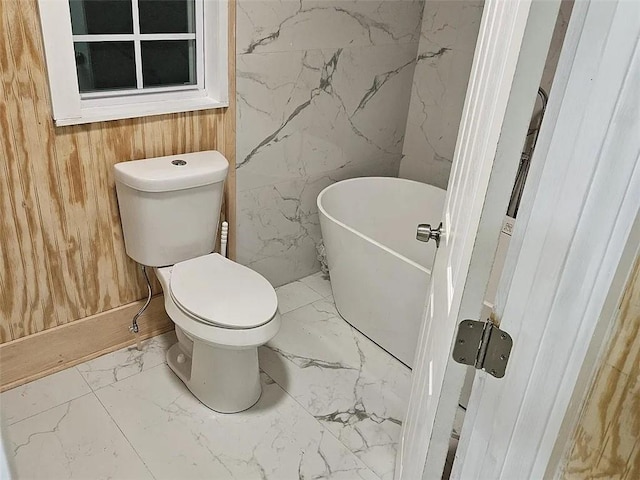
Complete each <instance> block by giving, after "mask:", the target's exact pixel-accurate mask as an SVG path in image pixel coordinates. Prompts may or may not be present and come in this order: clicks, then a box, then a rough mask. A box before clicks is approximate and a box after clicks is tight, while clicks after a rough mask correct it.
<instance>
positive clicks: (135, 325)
mask: <svg viewBox="0 0 640 480" xmlns="http://www.w3.org/2000/svg"><path fill="white" fill-rule="evenodd" d="M140 266H141V267H142V273H143V275H144V279H145V280H146V281H147V301H146V302H145V304H144V305H143V306H142V308H141V309H140V310H138V313H136V314H135V315H134V316H133V320H132V321H131V326H130V327H129V331H130V332H131V333H134V334H135V335H136V336H137V335H138V332H139V331H140V329H139V327H138V318H140V315H142V314H143V313H144V311H145V310H146V309H147V307H148V306H149V304H150V303H151V282H150V281H149V275H148V274H147V267H146V266H145V265H140ZM136 339H137V338H136ZM138 350H140V341H139V340H138Z"/></svg>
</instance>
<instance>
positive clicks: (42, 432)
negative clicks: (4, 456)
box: [5, 393, 153, 480]
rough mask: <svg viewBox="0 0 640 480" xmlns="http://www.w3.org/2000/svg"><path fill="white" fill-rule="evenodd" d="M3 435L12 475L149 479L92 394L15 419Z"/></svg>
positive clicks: (146, 472) (26, 476)
mask: <svg viewBox="0 0 640 480" xmlns="http://www.w3.org/2000/svg"><path fill="white" fill-rule="evenodd" d="M5 435H6V437H5V438H6V439H7V440H8V449H9V454H10V455H11V454H12V455H13V458H12V460H13V464H14V468H15V474H16V475H15V478H24V479H30V480H31V479H38V478H42V479H56V480H59V479H66V478H70V479H71V478H75V479H89V478H117V479H152V478H153V477H152V476H151V474H150V473H149V471H148V470H147V468H146V467H145V465H144V463H143V462H142V461H141V460H140V458H138V456H137V454H136V452H135V451H134V450H133V448H132V447H131V445H129V443H128V442H127V440H126V439H125V437H124V436H123V435H122V433H121V432H120V430H119V429H118V427H117V426H116V424H115V423H114V422H113V420H112V419H111V418H110V417H109V415H108V414H107V412H106V411H105V409H104V408H103V407H102V405H101V404H100V402H99V401H98V399H97V398H96V397H95V395H94V394H93V393H89V394H87V395H85V396H83V397H80V398H77V399H75V400H72V401H70V402H67V403H64V404H62V405H59V406H57V407H55V408H52V409H50V410H47V411H46V412H42V413H40V414H38V415H35V416H33V417H30V418H27V419H26V420H22V421H21V422H18V423H15V424H13V425H12V426H10V427H8V428H7V429H6V432H5Z"/></svg>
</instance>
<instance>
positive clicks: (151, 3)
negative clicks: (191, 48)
mask: <svg viewBox="0 0 640 480" xmlns="http://www.w3.org/2000/svg"><path fill="white" fill-rule="evenodd" d="M138 10H139V12H140V32H141V33H193V32H195V30H194V27H193V24H194V17H193V10H194V0H138Z"/></svg>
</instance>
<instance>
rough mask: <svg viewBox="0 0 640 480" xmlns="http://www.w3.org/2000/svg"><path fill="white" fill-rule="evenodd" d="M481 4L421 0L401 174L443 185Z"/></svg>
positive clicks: (456, 0) (458, 119) (468, 71)
mask: <svg viewBox="0 0 640 480" xmlns="http://www.w3.org/2000/svg"><path fill="white" fill-rule="evenodd" d="M482 5H483V2H482V1H481V0H480V1H458V0H436V1H432V0H428V1H427V2H426V3H425V7H424V13H423V15H422V29H421V32H420V46H419V47H418V57H417V64H416V68H415V74H414V77H413V88H412V92H411V104H410V107H409V115H408V117H407V129H406V136H405V141H404V148H403V159H402V163H401V165H400V177H402V178H409V179H411V180H417V181H420V182H425V183H429V184H431V185H436V186H438V187H440V188H447V182H448V180H449V170H450V169H451V161H452V159H453V151H454V149H455V146H456V138H457V135H458V126H459V124H460V118H461V116H462V107H463V105H464V97H465V94H466V91H467V82H468V80H469V73H470V72H471V63H472V61H473V52H474V50H475V46H476V39H477V38H478V30H479V28H480V20H481V17H482Z"/></svg>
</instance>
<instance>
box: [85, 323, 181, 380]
mask: <svg viewBox="0 0 640 480" xmlns="http://www.w3.org/2000/svg"><path fill="white" fill-rule="evenodd" d="M176 342H177V339H176V334H175V333H174V332H173V331H171V332H168V333H165V334H163V335H158V336H157V337H153V338H150V339H148V340H144V341H143V342H142V351H140V350H138V349H137V348H136V346H135V345H133V346H131V347H127V348H123V349H121V350H117V351H115V352H113V353H109V354H107V355H103V356H102V357H98V358H96V359H94V360H90V361H88V362H85V363H82V364H80V365H78V366H77V367H76V368H77V369H78V371H79V372H80V374H81V375H82V376H83V377H84V379H85V380H86V381H87V383H88V384H89V385H90V386H91V388H92V389H93V390H97V389H99V388H102V387H106V386H107V385H111V384H112V383H114V382H117V381H118V380H123V379H125V378H127V377H130V376H132V375H135V374H136V373H140V372H142V371H143V370H147V369H149V368H152V367H155V366H156V365H160V364H161V363H164V362H165V354H166V351H167V350H168V349H169V347H170V346H171V345H173V344H174V343H176Z"/></svg>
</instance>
